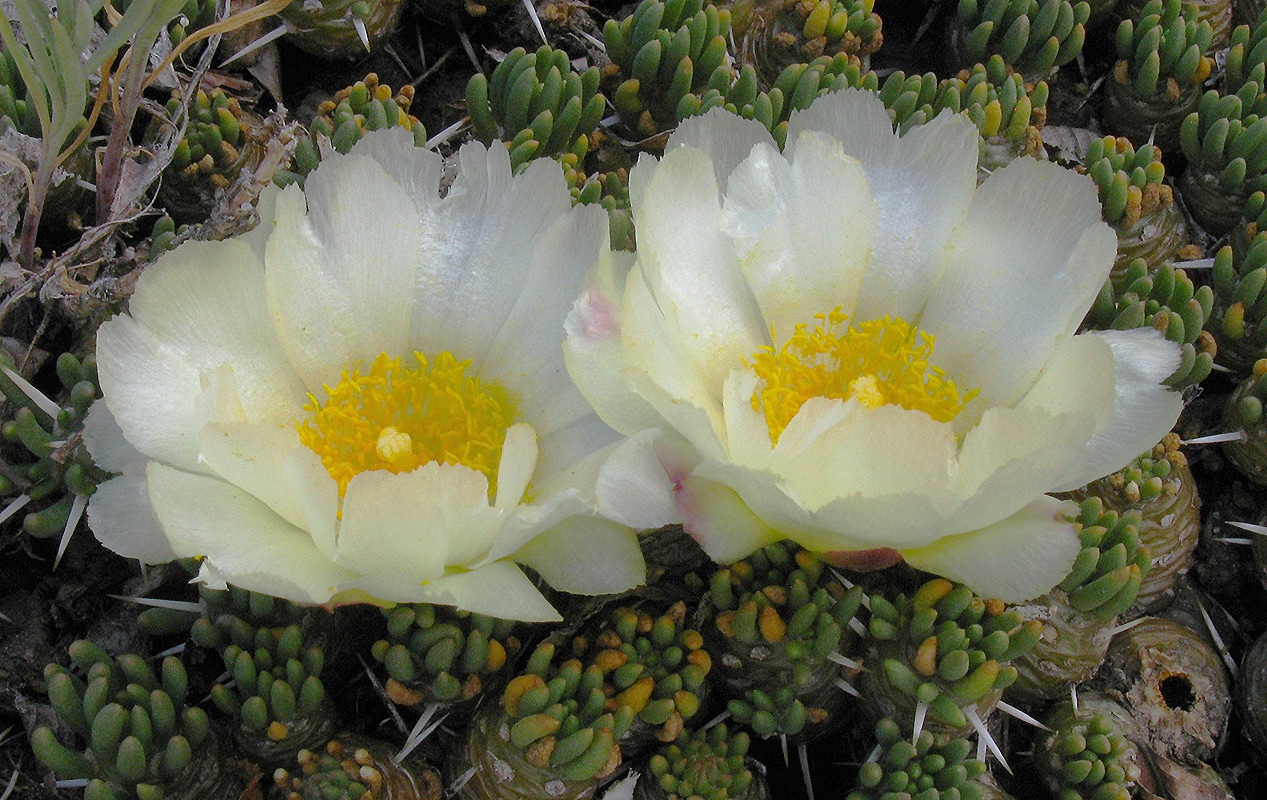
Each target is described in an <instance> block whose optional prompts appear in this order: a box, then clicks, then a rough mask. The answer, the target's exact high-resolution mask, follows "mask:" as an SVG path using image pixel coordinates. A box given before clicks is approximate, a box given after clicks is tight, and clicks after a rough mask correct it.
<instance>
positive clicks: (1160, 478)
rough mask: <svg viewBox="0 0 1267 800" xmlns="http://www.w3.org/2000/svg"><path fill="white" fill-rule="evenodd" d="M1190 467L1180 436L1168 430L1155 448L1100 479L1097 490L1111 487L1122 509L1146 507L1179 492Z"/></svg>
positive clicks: (1116, 503)
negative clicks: (1185, 469)
mask: <svg viewBox="0 0 1267 800" xmlns="http://www.w3.org/2000/svg"><path fill="white" fill-rule="evenodd" d="M1186 466H1188V457H1187V456H1185V455H1184V454H1183V451H1182V450H1181V449H1180V439H1179V435H1178V434H1176V433H1168V434H1166V435H1165V436H1164V437H1163V438H1162V440H1161V441H1160V442H1158V443H1157V444H1156V445H1154V446H1153V449H1152V450H1149V451H1148V452H1147V453H1144V454H1143V455H1141V456H1139V457H1137V458H1136V459H1135V460H1133V461H1132V462H1131V463H1129V464H1127V465H1126V466H1125V467H1122V468H1121V469H1120V470H1118V471H1117V472H1114V473H1113V474H1112V475H1108V476H1106V477H1104V478H1102V479H1100V480H1099V481H1097V482H1096V487H1097V491H1103V489H1104V488H1108V489H1111V490H1112V491H1113V493H1114V495H1115V497H1114V500H1115V501H1117V502H1115V503H1114V505H1116V506H1117V507H1119V508H1120V507H1122V506H1143V505H1146V504H1148V503H1151V502H1152V501H1154V500H1156V499H1158V498H1170V497H1174V496H1175V495H1176V494H1178V493H1179V485H1180V483H1181V482H1182V480H1183V474H1182V470H1183V468H1184V467H1186Z"/></svg>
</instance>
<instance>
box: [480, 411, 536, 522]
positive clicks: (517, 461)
mask: <svg viewBox="0 0 1267 800" xmlns="http://www.w3.org/2000/svg"><path fill="white" fill-rule="evenodd" d="M537 452H538V451H537V432H536V431H534V430H533V429H532V426H531V425H528V424H526V423H523V422H517V423H515V424H514V425H511V426H510V428H509V429H508V430H507V431H506V439H505V442H504V443H503V444H502V457H501V461H500V462H499V463H498V466H497V499H496V503H495V504H496V506H497V508H513V507H515V506H517V505H519V502H520V501H521V500H522V499H523V496H524V492H525V491H527V489H528V482H529V481H531V480H532V475H533V471H534V470H535V469H536V468H537ZM485 491H487V487H485Z"/></svg>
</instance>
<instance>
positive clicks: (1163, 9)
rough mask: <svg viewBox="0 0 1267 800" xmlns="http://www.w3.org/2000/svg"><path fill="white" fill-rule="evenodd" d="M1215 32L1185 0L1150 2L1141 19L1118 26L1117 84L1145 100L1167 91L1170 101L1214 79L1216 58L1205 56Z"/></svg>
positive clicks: (1115, 75) (1115, 72) (1115, 69)
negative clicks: (1212, 77) (1189, 7)
mask: <svg viewBox="0 0 1267 800" xmlns="http://www.w3.org/2000/svg"><path fill="white" fill-rule="evenodd" d="M1213 37H1214V32H1213V31H1212V30H1211V28H1210V23H1208V22H1204V21H1202V20H1200V19H1199V18H1198V17H1197V15H1196V12H1195V9H1193V10H1190V11H1186V10H1185V9H1184V8H1183V5H1182V3H1181V0H1165V2H1163V0H1149V2H1148V4H1147V5H1145V6H1144V9H1143V11H1142V12H1141V14H1140V18H1139V21H1138V22H1136V21H1135V20H1131V19H1125V20H1122V22H1121V23H1120V24H1119V25H1118V27H1117V40H1116V45H1117V57H1118V59H1119V61H1118V64H1117V66H1116V67H1115V68H1114V71H1113V80H1115V81H1117V82H1118V83H1121V84H1123V85H1126V84H1129V85H1130V86H1131V87H1132V88H1133V89H1134V90H1135V92H1136V94H1138V95H1140V96H1142V97H1153V96H1155V95H1157V94H1159V93H1160V92H1161V91H1162V89H1163V88H1165V91H1166V96H1167V97H1168V98H1169V99H1170V100H1172V101H1173V100H1177V99H1179V92H1180V91H1181V90H1182V89H1184V88H1187V87H1192V86H1198V85H1200V84H1201V83H1203V82H1204V81H1205V79H1206V78H1208V77H1210V72H1211V70H1212V69H1213V68H1214V59H1212V58H1210V56H1208V55H1206V52H1207V51H1208V50H1209V49H1210V42H1211V40H1212V39H1213Z"/></svg>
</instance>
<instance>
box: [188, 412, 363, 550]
mask: <svg viewBox="0 0 1267 800" xmlns="http://www.w3.org/2000/svg"><path fill="white" fill-rule="evenodd" d="M199 442H200V444H201V448H202V460H203V463H205V464H206V465H207V466H208V467H210V468H211V469H212V471H214V472H215V473H216V475H217V476H218V477H220V478H222V479H224V480H226V481H228V482H229V483H231V484H233V485H234V486H237V487H238V488H239V489H241V490H243V491H245V492H247V493H248V494H250V495H252V496H254V497H255V498H256V499H258V500H260V501H261V502H263V503H265V504H266V505H267V506H268V507H269V508H271V509H272V510H273V511H275V512H276V513H277V514H279V515H281V517H282V518H283V519H285V520H286V521H287V522H289V523H290V524H291V525H294V526H295V527H297V528H299V529H301V530H305V531H308V533H309V534H310V535H311V536H312V539H313V542H314V543H316V544H317V546H318V547H319V548H320V549H321V550H322V552H323V553H325V554H326V556H327V557H332V556H333V555H334V535H335V533H334V528H335V519H336V516H337V514H338V510H339V487H338V484H337V483H335V481H334V479H333V478H331V477H330V473H328V472H327V471H326V468H325V467H324V466H323V465H322V464H321V459H320V458H319V457H318V456H317V454H316V453H314V452H313V451H311V450H309V449H308V448H307V447H305V446H304V445H303V444H302V443H300V441H299V433H298V431H297V430H296V429H295V426H294V425H293V424H285V425H272V424H267V425H258V424H257V425H253V424H250V423H237V424H228V425H221V424H215V423H213V424H211V425H207V426H206V427H204V428H203V429H202V432H201V433H200V434H199Z"/></svg>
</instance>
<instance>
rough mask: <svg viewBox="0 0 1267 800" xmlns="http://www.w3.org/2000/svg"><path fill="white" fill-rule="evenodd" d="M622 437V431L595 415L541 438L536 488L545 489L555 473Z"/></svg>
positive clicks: (572, 465) (592, 454)
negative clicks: (545, 484) (616, 429)
mask: <svg viewBox="0 0 1267 800" xmlns="http://www.w3.org/2000/svg"><path fill="white" fill-rule="evenodd" d="M621 438H622V437H621V436H620V434H618V433H616V432H615V431H613V430H612V429H611V428H609V427H607V423H605V422H603V421H602V420H601V419H599V418H598V417H597V416H595V415H593V414H591V415H589V416H588V417H582V418H581V419H580V420H578V421H576V422H574V423H572V424H571V425H569V426H567V427H566V428H561V429H559V430H557V431H555V432H554V433H551V434H550V435H549V436H543V437H541V442H540V453H539V454H538V456H537V469H536V472H535V476H536V477H535V478H534V481H535V486H536V489H537V490H541V488H542V486H543V484H544V483H549V482H551V479H552V478H553V477H554V476H556V475H559V474H560V473H563V472H566V471H568V470H570V469H572V468H573V467H574V466H575V465H576V464H577V463H579V462H581V461H585V460H587V459H589V458H592V457H594V455H595V454H596V453H598V452H599V451H601V450H604V449H605V448H608V447H610V446H611V445H612V444H614V443H615V442H617V441H619V440H620V439H621Z"/></svg>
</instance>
